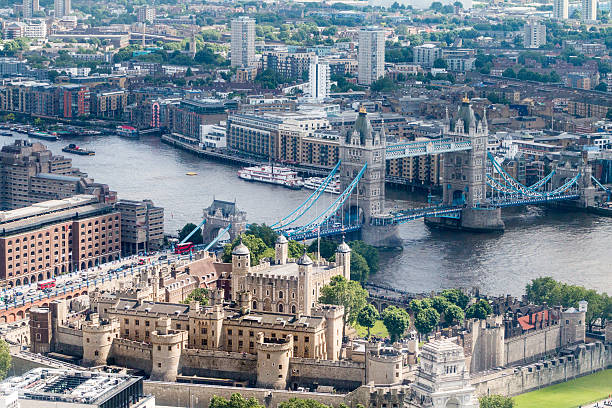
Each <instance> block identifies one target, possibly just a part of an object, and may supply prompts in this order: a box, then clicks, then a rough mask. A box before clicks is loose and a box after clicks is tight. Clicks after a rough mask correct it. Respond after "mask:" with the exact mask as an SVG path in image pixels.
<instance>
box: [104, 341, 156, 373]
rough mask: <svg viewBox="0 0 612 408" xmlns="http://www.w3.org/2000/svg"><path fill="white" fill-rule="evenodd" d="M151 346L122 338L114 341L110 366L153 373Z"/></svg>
mask: <svg viewBox="0 0 612 408" xmlns="http://www.w3.org/2000/svg"><path fill="white" fill-rule="evenodd" d="M151 359H152V353H151V345H150V344H148V343H143V342H139V341H132V340H127V339H122V338H117V339H114V340H113V346H112V347H111V351H110V355H109V364H114V365H117V366H120V367H129V368H135V369H139V370H143V371H144V372H145V373H147V374H149V373H151Z"/></svg>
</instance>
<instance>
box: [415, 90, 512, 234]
mask: <svg viewBox="0 0 612 408" xmlns="http://www.w3.org/2000/svg"><path fill="white" fill-rule="evenodd" d="M443 131H444V136H445V137H449V138H451V139H453V140H454V141H457V142H459V141H465V140H469V141H470V142H471V145H472V149H471V150H467V151H459V152H453V153H446V154H445V155H444V168H443V173H442V185H443V198H442V202H443V205H447V206H461V207H463V210H462V211H461V217H460V218H459V219H457V218H446V217H428V218H426V219H425V223H426V224H427V225H429V226H433V227H441V228H450V229H462V230H471V231H481V232H487V231H503V230H504V222H503V221H502V219H501V209H500V208H493V207H488V206H487V205H486V198H487V197H486V160H487V139H488V136H489V129H488V125H487V117H486V111H485V113H484V114H483V117H482V119H481V120H478V119H477V118H476V115H475V114H474V110H473V109H472V106H471V105H470V101H469V100H468V99H467V98H464V99H463V101H462V102H461V105H460V106H459V108H458V109H457V114H456V115H455V117H454V118H452V119H451V118H449V117H448V112H447V114H446V120H445V122H444V130H443Z"/></svg>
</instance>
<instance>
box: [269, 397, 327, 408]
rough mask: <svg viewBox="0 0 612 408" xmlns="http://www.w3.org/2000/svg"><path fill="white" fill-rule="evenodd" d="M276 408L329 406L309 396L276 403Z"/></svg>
mask: <svg viewBox="0 0 612 408" xmlns="http://www.w3.org/2000/svg"><path fill="white" fill-rule="evenodd" d="M278 408H331V407H329V406H327V405H325V404H323V403H320V402H319V401H316V400H313V399H310V398H291V399H290V400H289V401H284V402H281V403H280V404H278Z"/></svg>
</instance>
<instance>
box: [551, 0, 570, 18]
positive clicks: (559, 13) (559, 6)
mask: <svg viewBox="0 0 612 408" xmlns="http://www.w3.org/2000/svg"><path fill="white" fill-rule="evenodd" d="M568 9H569V1H568V0H554V1H553V18H554V19H556V20H567V19H568V18H569V11H568Z"/></svg>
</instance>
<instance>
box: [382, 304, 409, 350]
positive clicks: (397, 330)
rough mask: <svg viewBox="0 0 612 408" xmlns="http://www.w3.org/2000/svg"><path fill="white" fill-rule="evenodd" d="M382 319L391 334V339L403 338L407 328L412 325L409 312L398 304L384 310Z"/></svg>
mask: <svg viewBox="0 0 612 408" xmlns="http://www.w3.org/2000/svg"><path fill="white" fill-rule="evenodd" d="M382 320H383V324H384V325H385V327H386V328H387V331H388V332H389V334H390V335H391V341H397V340H399V339H401V338H402V336H403V335H404V332H405V331H406V329H408V327H409V326H410V316H409V315H408V312H406V311H405V310H404V309H401V308H399V307H396V306H389V307H387V308H386V309H385V310H383V312H382Z"/></svg>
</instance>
